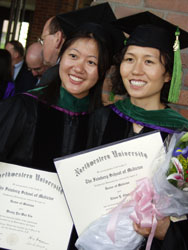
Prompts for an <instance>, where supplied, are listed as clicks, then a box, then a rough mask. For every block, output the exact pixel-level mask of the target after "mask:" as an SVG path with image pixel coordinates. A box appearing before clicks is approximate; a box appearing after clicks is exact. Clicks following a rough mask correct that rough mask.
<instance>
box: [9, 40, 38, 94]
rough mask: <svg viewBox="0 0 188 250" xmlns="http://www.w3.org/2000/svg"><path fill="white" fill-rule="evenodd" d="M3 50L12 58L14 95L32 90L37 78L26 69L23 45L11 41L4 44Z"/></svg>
mask: <svg viewBox="0 0 188 250" xmlns="http://www.w3.org/2000/svg"><path fill="white" fill-rule="evenodd" d="M5 49H6V50H8V51H9V52H10V54H11V58H12V67H13V81H14V83H15V94H17V93H22V92H25V91H27V90H29V89H33V88H34V87H35V84H36V82H37V77H34V76H33V75H32V73H31V72H29V71H28V69H27V64H26V62H25V60H24V47H23V45H22V44H21V43H20V42H19V41H16V40H12V41H9V42H8V43H7V44H6V46H5Z"/></svg>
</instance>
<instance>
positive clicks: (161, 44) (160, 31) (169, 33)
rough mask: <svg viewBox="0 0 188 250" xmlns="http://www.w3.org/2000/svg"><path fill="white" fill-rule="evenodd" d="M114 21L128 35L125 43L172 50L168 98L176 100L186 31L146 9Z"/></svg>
mask: <svg viewBox="0 0 188 250" xmlns="http://www.w3.org/2000/svg"><path fill="white" fill-rule="evenodd" d="M114 23H115V25H116V27H118V28H120V29H121V30H123V31H124V32H126V33H128V34H129V35H130V37H129V38H128V39H127V42H126V45H136V46H141V47H151V48H156V49H159V50H161V51H165V52H167V53H169V54H171V55H172V54H173V51H174V64H173V74H172V79H171V86H170V92H169V97H168V100H169V101H171V102H177V100H178V98H179V93H180V88H181V75H182V64H181V56H180V49H184V48H187V47H188V32H186V31H184V30H182V29H179V28H178V27H177V26H175V25H173V24H171V23H169V22H167V21H166V20H164V19H162V18H160V17H158V16H156V15H154V14H152V13H150V12H148V11H145V12H142V13H138V14H135V15H132V16H128V17H123V18H120V19H118V20H117V21H115V22H114ZM175 41H176V43H175Z"/></svg>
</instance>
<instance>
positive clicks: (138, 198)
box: [75, 132, 188, 250]
mask: <svg viewBox="0 0 188 250" xmlns="http://www.w3.org/2000/svg"><path fill="white" fill-rule="evenodd" d="M129 197H131V199H130V200H129V201H126V199H124V200H123V201H122V202H121V203H120V204H119V205H118V206H117V207H116V208H115V209H114V210H113V211H111V212H110V213H108V214H106V215H104V216H102V217H100V218H99V219H98V220H96V221H95V222H93V223H92V224H91V225H89V227H88V228H87V229H86V230H85V232H83V233H82V235H81V236H80V237H79V238H78V240H77V241H76V244H75V245H76V247H77V248H78V249H79V250H96V249H97V250H124V249H126V250H138V249H139V248H140V247H141V245H142V244H145V238H144V237H143V236H141V235H139V234H137V233H136V232H135V231H134V229H133V221H134V222H135V223H137V224H140V226H141V227H151V233H150V235H149V237H148V240H147V245H146V249H147V250H149V249H150V247H151V243H152V239H153V237H154V234H155V229H156V226H157V219H162V218H164V217H166V216H175V217H179V216H182V215H185V214H187V213H188V133H186V132H182V133H180V134H173V136H172V138H171V140H170V143H169V145H168V149H167V154H166V156H165V160H164V162H163V163H162V164H161V166H160V167H159V168H158V170H157V171H156V173H155V174H154V176H153V178H152V179H148V178H144V179H141V180H139V181H138V182H137V187H136V189H135V190H134V191H133V192H131V194H129ZM127 198H128V197H127Z"/></svg>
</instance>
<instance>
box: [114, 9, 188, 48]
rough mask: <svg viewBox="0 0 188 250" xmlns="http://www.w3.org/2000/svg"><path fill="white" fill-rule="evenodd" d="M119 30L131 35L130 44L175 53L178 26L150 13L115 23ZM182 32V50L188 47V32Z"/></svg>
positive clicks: (180, 37) (125, 18)
mask: <svg viewBox="0 0 188 250" xmlns="http://www.w3.org/2000/svg"><path fill="white" fill-rule="evenodd" d="M115 23H116V25H117V27H118V28H120V29H121V30H123V31H124V32H126V33H128V34H130V35H131V37H130V40H129V42H128V44H132V45H133V44H134V45H138V46H143V47H153V48H157V49H161V50H164V51H167V52H170V51H173V45H174V41H175V38H176V37H175V32H176V29H177V26H175V25H173V24H171V23H169V22H167V21H166V20H164V19H162V18H160V17H158V16H156V15H154V14H152V13H151V12H149V11H145V12H141V13H138V14H135V15H132V16H127V17H123V18H120V19H118V20H117V21H115ZM179 30H180V36H179V40H180V48H181V49H184V48H186V47H188V32H186V31H184V30H182V29H179Z"/></svg>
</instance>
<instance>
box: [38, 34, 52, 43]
mask: <svg viewBox="0 0 188 250" xmlns="http://www.w3.org/2000/svg"><path fill="white" fill-rule="evenodd" d="M49 35H51V34H47V35H44V36H43V38H41V37H39V38H38V42H39V43H40V44H41V45H43V44H44V38H45V37H46V36H49Z"/></svg>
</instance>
